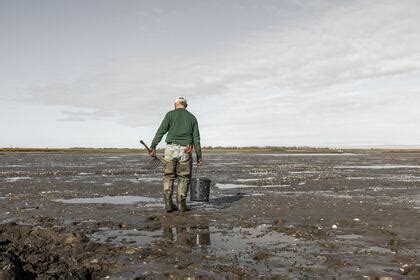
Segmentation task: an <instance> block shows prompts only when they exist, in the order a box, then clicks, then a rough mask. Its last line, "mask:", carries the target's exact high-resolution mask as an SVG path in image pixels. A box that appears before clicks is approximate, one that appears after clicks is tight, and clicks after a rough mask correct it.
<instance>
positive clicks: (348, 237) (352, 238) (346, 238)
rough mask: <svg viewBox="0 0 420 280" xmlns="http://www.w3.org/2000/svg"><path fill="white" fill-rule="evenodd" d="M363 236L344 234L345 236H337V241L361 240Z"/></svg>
mask: <svg viewBox="0 0 420 280" xmlns="http://www.w3.org/2000/svg"><path fill="white" fill-rule="evenodd" d="M361 238H362V236H361V235H358V234H343V235H337V239H341V240H358V239H361Z"/></svg>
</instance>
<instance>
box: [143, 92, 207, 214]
mask: <svg viewBox="0 0 420 280" xmlns="http://www.w3.org/2000/svg"><path fill="white" fill-rule="evenodd" d="M187 106H188V104H187V100H186V99H185V98H184V97H178V98H177V99H176V100H175V110H172V111H169V112H168V113H167V114H166V115H165V118H164V119H163V121H162V124H161V125H160V127H159V129H158V131H157V132H156V135H155V137H154V138H153V141H152V144H151V146H150V148H151V151H150V153H149V154H150V156H155V155H156V146H157V145H158V144H159V142H160V140H162V137H163V135H165V134H166V133H167V132H168V135H167V136H166V140H165V141H166V148H165V157H164V159H165V168H164V175H163V192H164V199H165V209H166V211H167V212H172V211H176V210H179V211H181V212H185V211H187V210H188V209H187V204H186V199H187V193H188V187H189V184H190V180H191V171H192V163H193V159H192V150H193V147H194V149H195V153H196V155H197V164H198V165H202V159H201V146H200V132H199V130H198V123H197V119H196V118H195V117H194V115H193V114H191V113H190V112H188V111H187V110H186V108H187ZM176 178H179V182H178V192H177V196H176V202H177V207H176V206H175V205H174V203H173V202H172V194H173V188H174V181H175V179H176Z"/></svg>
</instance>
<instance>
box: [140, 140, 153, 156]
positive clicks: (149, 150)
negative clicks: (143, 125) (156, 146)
mask: <svg viewBox="0 0 420 280" xmlns="http://www.w3.org/2000/svg"><path fill="white" fill-rule="evenodd" d="M140 143H141V144H142V145H143V146H144V147H145V148H146V150H147V151H148V152H149V153H150V152H151V151H152V150H151V149H150V148H149V147H148V146H147V144H146V143H144V141H143V140H140Z"/></svg>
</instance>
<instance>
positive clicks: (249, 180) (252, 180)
mask: <svg viewBox="0 0 420 280" xmlns="http://www.w3.org/2000/svg"><path fill="white" fill-rule="evenodd" d="M275 179H276V177H266V178H249V179H237V180H236V181H237V182H242V183H246V182H258V181H268V180H275Z"/></svg>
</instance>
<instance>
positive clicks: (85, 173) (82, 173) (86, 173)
mask: <svg viewBox="0 0 420 280" xmlns="http://www.w3.org/2000/svg"><path fill="white" fill-rule="evenodd" d="M79 175H95V173H92V172H80V173H79Z"/></svg>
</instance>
